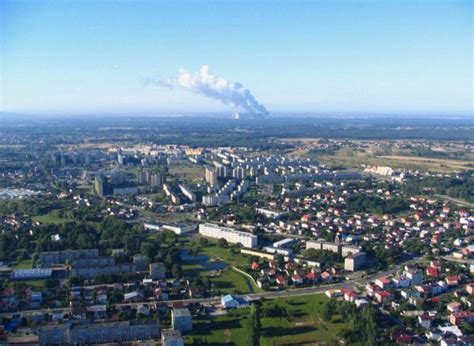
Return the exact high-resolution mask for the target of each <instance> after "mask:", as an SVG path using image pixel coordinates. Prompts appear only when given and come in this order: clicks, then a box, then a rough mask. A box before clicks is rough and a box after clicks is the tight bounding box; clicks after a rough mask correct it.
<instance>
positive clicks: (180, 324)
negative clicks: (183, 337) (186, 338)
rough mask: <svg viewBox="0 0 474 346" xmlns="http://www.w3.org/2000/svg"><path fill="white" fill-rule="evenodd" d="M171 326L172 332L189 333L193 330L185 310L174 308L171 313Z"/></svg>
mask: <svg viewBox="0 0 474 346" xmlns="http://www.w3.org/2000/svg"><path fill="white" fill-rule="evenodd" d="M171 325H172V328H173V329H174V330H179V331H180V332H182V333H183V332H190V331H191V330H193V319H192V317H191V313H190V312H189V309H187V308H174V309H173V310H172V311H171Z"/></svg>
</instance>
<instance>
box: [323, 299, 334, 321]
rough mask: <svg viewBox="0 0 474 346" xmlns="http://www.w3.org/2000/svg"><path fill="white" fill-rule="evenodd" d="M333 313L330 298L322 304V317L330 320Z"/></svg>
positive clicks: (332, 303)
mask: <svg viewBox="0 0 474 346" xmlns="http://www.w3.org/2000/svg"><path fill="white" fill-rule="evenodd" d="M333 314H334V302H333V301H332V300H330V301H329V302H327V303H326V304H324V307H323V318H324V319H325V320H326V321H329V320H331V318H332V315H333Z"/></svg>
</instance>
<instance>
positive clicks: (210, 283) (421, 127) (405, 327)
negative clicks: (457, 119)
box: [0, 117, 474, 346]
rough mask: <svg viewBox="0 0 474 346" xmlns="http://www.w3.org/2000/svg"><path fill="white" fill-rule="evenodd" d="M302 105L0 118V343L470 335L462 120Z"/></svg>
mask: <svg viewBox="0 0 474 346" xmlns="http://www.w3.org/2000/svg"><path fill="white" fill-rule="evenodd" d="M262 121H263V120H262ZM311 121H313V122H314V121H315V120H314V119H309V118H304V119H300V120H295V121H293V120H284V119H280V120H276V121H275V122H274V124H273V125H269V126H270V129H269V130H268V129H267V130H265V131H264V132H262V131H260V130H259V127H260V126H262V125H261V124H262V123H261V122H260V121H259V120H225V121H223V120H218V121H215V122H213V123H212V122H209V120H192V119H191V120H190V119H189V118H186V117H184V118H183V119H174V120H173V121H171V120H169V119H166V118H165V119H158V120H157V119H155V118H153V119H152V120H147V119H142V120H137V122H135V123H133V124H130V122H129V121H128V120H123V119H117V120H116V121H114V126H112V125H111V121H109V120H107V119H103V120H100V121H91V123H88V124H85V123H81V122H79V121H76V120H63V121H62V122H61V123H60V124H57V123H56V122H55V121H54V120H42V121H41V122H38V123H35V124H31V123H30V122H24V121H22V120H21V119H20V120H17V121H11V122H7V123H5V124H0V131H1V136H0V163H1V165H0V230H1V232H0V276H1V281H0V318H1V321H2V327H1V328H0V344H10V345H14V344H23V345H25V344H28V345H31V344H39V345H86V344H87V345H89V344H136V345H138V344H140V345H155V344H162V345H166V346H167V345H170V346H171V345H173V346H179V345H185V344H186V345H208V344H209V345H219V344H233V345H255V344H256V343H254V341H255V340H256V339H258V340H259V343H260V344H262V345H336V344H341V345H343V344H364V345H381V344H384V345H385V344H387V345H389V344H394V345H395V344H398V345H405V344H438V343H439V344H441V345H471V344H473V343H474V338H473V335H474V306H473V303H474V281H473V274H474V237H473V231H474V176H473V168H474V165H473V162H474V138H473V137H472V130H473V126H474V124H473V123H472V121H470V120H463V121H462V122H461V124H457V123H453V124H451V122H448V121H446V122H444V121H441V123H437V124H431V122H430V121H427V122H425V123H423V122H421V124H420V122H416V125H415V124H412V123H410V120H400V123H396V122H395V123H394V124H390V125H384V124H383V122H382V121H379V120H364V121H367V125H366V126H367V128H365V130H364V131H362V130H361V129H360V127H359V125H354V127H353V128H352V130H350V129H349V130H348V127H349V128H351V121H348V122H347V123H345V124H340V123H339V121H338V120H337V119H336V120H334V121H333V122H332V123H331V122H330V121H329V122H328V123H325V124H322V125H318V126H319V127H318V128H316V129H315V131H316V132H317V133H318V136H308V133H307V129H306V128H305V126H304V124H305V123H306V124H308V123H309V122H311ZM206 124H207V125H206ZM329 124H330V125H329ZM453 127H456V128H457V129H458V130H459V132H456V131H458V130H453ZM325 128H326V130H324V129H325ZM328 129H331V130H330V131H329V130H328ZM447 131H451V132H450V133H452V135H453V136H455V137H457V138H449V137H447V135H446V133H447ZM325 132H326V134H324V133H325ZM348 133H352V134H351V135H347V134H348ZM387 133H391V134H392V135H393V136H392V135H390V136H392V137H390V136H389V137H388V138H384V139H380V138H378V137H379V135H380V134H387ZM413 133H416V137H417V138H416V139H412V136H413ZM345 136H347V137H346V138H342V137H345ZM176 138H178V139H176ZM214 139H215V140H214Z"/></svg>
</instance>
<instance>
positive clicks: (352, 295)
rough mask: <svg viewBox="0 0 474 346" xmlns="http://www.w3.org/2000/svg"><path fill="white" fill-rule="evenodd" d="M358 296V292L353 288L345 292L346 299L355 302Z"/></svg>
mask: <svg viewBox="0 0 474 346" xmlns="http://www.w3.org/2000/svg"><path fill="white" fill-rule="evenodd" d="M357 297H358V294H357V292H354V291H352V290H346V291H345V292H344V300H345V301H347V302H350V303H354V302H355V301H356V299H357Z"/></svg>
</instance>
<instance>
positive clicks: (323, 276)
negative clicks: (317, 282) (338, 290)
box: [321, 271, 332, 281]
mask: <svg viewBox="0 0 474 346" xmlns="http://www.w3.org/2000/svg"><path fill="white" fill-rule="evenodd" d="M321 279H322V280H324V281H330V280H332V275H331V274H329V273H328V272H327V271H326V272H323V273H321Z"/></svg>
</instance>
